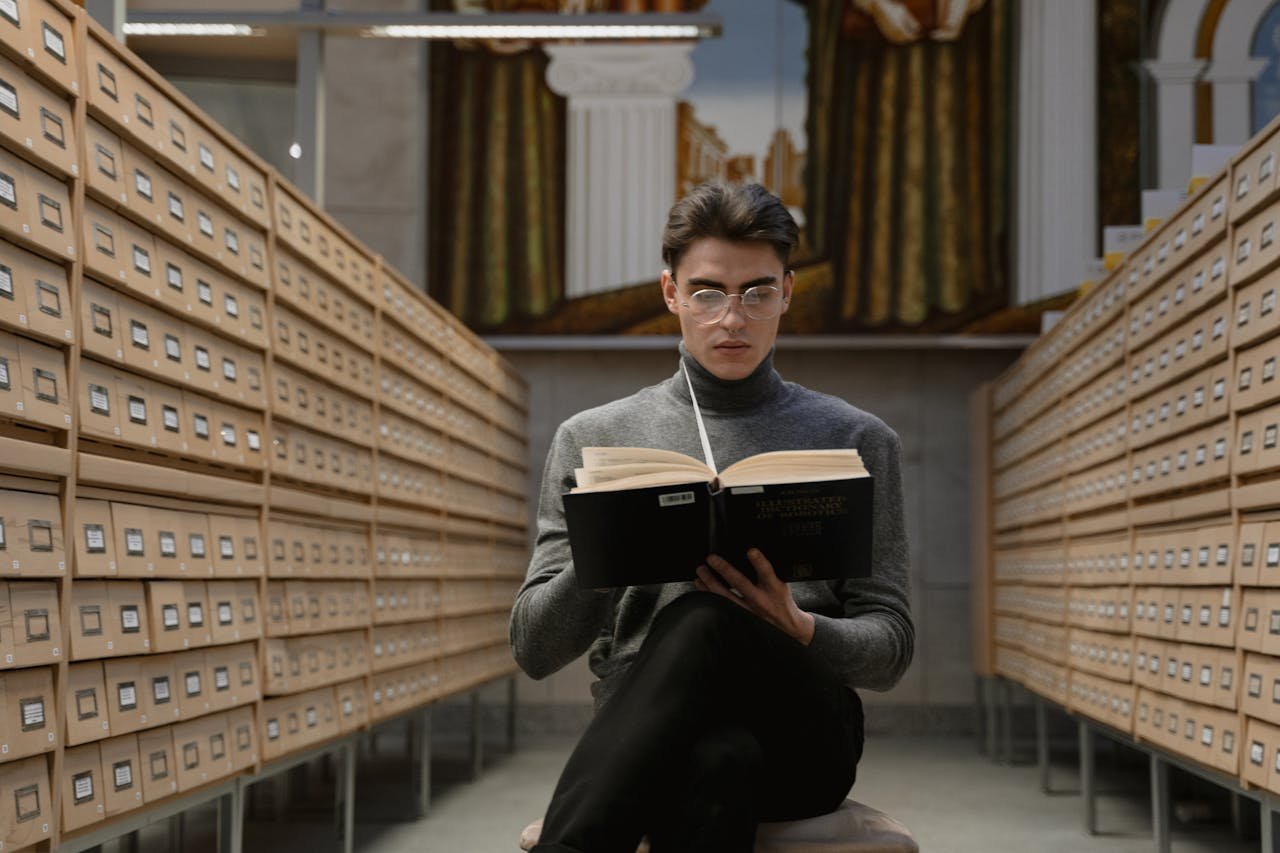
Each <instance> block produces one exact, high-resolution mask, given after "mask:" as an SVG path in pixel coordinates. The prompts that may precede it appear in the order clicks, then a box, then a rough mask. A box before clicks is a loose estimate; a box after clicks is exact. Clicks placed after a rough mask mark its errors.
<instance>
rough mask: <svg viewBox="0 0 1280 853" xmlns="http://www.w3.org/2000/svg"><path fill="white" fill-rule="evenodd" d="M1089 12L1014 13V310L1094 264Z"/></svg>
mask: <svg viewBox="0 0 1280 853" xmlns="http://www.w3.org/2000/svg"><path fill="white" fill-rule="evenodd" d="M1096 6H1097V4H1096V3H1088V2H1072V3H1064V2H1062V0H1023V2H1022V3H1021V4H1020V6H1019V18H1020V22H1021V23H1020V28H1019V33H1018V39H1019V48H1020V50H1019V53H1020V55H1021V57H1022V68H1021V69H1020V72H1019V75H1018V200H1017V259H1018V260H1017V293H1016V299H1017V302H1018V304H1020V305H1025V304H1026V303H1028V302H1034V301H1036V300H1038V299H1042V298H1044V297H1046V296H1049V295H1052V294H1055V293H1061V292H1062V291H1064V290H1068V289H1070V288H1073V287H1075V286H1077V285H1078V284H1079V283H1080V281H1081V280H1082V279H1084V278H1085V277H1086V274H1087V271H1088V270H1089V267H1090V264H1091V262H1092V261H1093V260H1094V259H1095V258H1097V257H1098V253H1099V246H1098V236H1097V232H1098V199H1097V190H1096V186H1097V170H1098V166H1097V154H1096V149H1097V137H1096V128H1097V120H1096V115H1097V108H1096V99H1097V62H1096V57H1097V9H1096Z"/></svg>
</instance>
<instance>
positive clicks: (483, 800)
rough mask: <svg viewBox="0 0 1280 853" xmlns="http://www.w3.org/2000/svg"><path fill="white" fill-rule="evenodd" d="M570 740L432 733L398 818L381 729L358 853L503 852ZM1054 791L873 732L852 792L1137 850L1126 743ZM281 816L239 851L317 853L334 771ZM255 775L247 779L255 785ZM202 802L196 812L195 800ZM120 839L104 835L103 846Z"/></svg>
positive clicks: (1204, 836) (948, 840) (1059, 843)
mask: <svg viewBox="0 0 1280 853" xmlns="http://www.w3.org/2000/svg"><path fill="white" fill-rule="evenodd" d="M572 743H573V742H572V740H565V739H554V740H526V741H525V742H524V743H522V744H521V745H520V748H519V749H518V751H517V752H516V753H514V754H508V753H505V752H504V751H502V748H501V747H502V745H501V744H499V743H494V744H489V745H488V746H489V752H488V758H487V760H486V763H485V764H486V766H485V769H484V772H483V773H482V774H481V776H480V777H479V778H478V779H477V780H475V781H467V779H466V776H467V767H468V765H467V761H466V757H467V754H466V747H465V743H464V742H462V741H458V740H453V741H447V742H444V743H441V742H440V741H439V739H436V741H434V742H433V747H432V748H433V761H432V791H433V799H432V807H431V811H430V813H429V815H428V816H427V817H426V818H424V819H422V820H419V821H410V820H407V819H406V813H407V811H408V809H409V808H410V802H411V793H410V788H409V785H408V765H407V761H406V757H405V754H404V744H403V742H401V741H400V740H399V739H397V738H395V737H383V738H381V739H380V743H379V747H378V750H377V752H376V753H375V754H367V755H364V756H362V758H361V763H360V769H359V776H358V779H357V784H356V788H357V792H358V794H357V805H356V815H357V831H356V850H358V851H360V853H503V851H515V850H516V849H517V840H518V838H519V835H520V830H521V829H522V828H523V827H524V826H525V824H526V823H528V822H529V821H530V820H533V819H534V818H536V817H538V816H539V815H540V814H541V812H542V810H543V809H544V808H545V806H546V803H547V800H548V799H549V797H550V795H551V790H552V788H553V787H554V785H555V782H556V779H557V777H558V775H559V772H560V769H561V767H562V766H563V765H564V762H565V760H566V758H567V756H568V754H569V751H570V749H571V748H572ZM1054 758H1055V764H1054V767H1053V773H1052V787H1053V788H1054V790H1055V793H1053V794H1048V795H1046V794H1043V793H1041V792H1040V787H1039V785H1040V781H1039V780H1040V775H1039V771H1038V770H1037V768H1036V767H1035V765H1034V764H1033V763H1030V762H1027V763H1020V764H1015V765H1013V766H1009V765H1000V764H995V763H992V761H990V760H989V759H988V758H986V757H985V756H983V755H980V754H979V753H978V752H977V750H976V748H975V745H974V742H973V740H972V738H955V737H922V736H911V737H902V736H896V737H886V736H880V737H874V736H873V737H872V738H871V739H870V740H869V741H868V744H867V748H866V753H865V756H864V758H863V762H862V765H861V766H860V768H859V780H858V784H857V785H856V786H855V789H854V791H853V794H854V796H855V797H856V798H857V799H859V800H861V801H862V802H865V803H867V804H868V805H872V806H875V807H877V808H880V809H882V810H884V811H886V812H888V813H890V814H892V815H893V816H894V817H896V818H898V819H899V820H901V821H902V822H903V823H904V824H906V825H907V826H908V827H910V828H911V830H912V831H913V832H914V833H915V835H916V837H917V839H918V840H919V842H920V848H921V850H923V851H926V853H933V851H943V852H944V853H992V851H1017V853H1025V851H1035V853H1067V851H1070V853H1077V851H1106V853H1149V851H1153V850H1154V845H1153V842H1152V839H1151V829H1150V806H1149V797H1148V794H1147V769H1146V767H1147V766H1146V764H1145V762H1144V760H1143V756H1142V755H1141V754H1139V753H1136V752H1134V751H1130V750H1122V749H1115V748H1110V749H1109V748H1107V746H1106V745H1105V744H1104V745H1102V746H1101V747H1100V748H1099V750H1098V788H1099V793H1100V796H1099V797H1098V825H1099V829H1100V834H1099V835H1096V836H1093V837H1090V836H1087V835H1086V834H1085V833H1084V831H1083V829H1082V826H1083V818H1082V803H1081V798H1080V796H1079V794H1078V792H1077V790H1078V777H1077V775H1076V770H1075V764H1074V762H1075V760H1076V758H1075V755H1074V751H1073V750H1072V749H1070V748H1069V747H1068V748H1065V749H1060V750H1057V751H1055V754H1054ZM1171 780H1172V790H1173V798H1174V804H1175V808H1178V807H1180V808H1182V809H1188V808H1199V809H1200V810H1201V811H1202V812H1206V813H1208V814H1209V815H1210V816H1211V817H1212V819H1206V820H1201V821H1199V822H1197V823H1195V824H1184V823H1178V824H1176V825H1175V829H1174V845H1173V849H1174V851H1175V853H1201V852H1203V853H1245V852H1246V851H1250V852H1251V853H1252V852H1253V851H1258V850H1259V842H1258V841H1257V840H1256V839H1257V820H1258V818H1257V808H1256V806H1252V805H1251V804H1250V806H1249V807H1248V808H1247V809H1246V813H1245V818H1244V820H1245V822H1246V827H1247V829H1248V830H1251V834H1252V837H1253V840H1241V839H1240V838H1238V837H1237V836H1236V835H1235V833H1234V832H1233V831H1232V828H1231V823H1230V800H1229V798H1228V797H1227V796H1226V795H1225V792H1223V791H1222V789H1219V788H1215V787H1213V786H1209V785H1207V784H1204V783H1198V782H1197V781H1196V780H1194V779H1192V778H1191V777H1188V776H1184V775H1183V774H1181V773H1177V772H1175V773H1173V774H1172V775H1171ZM291 784H292V791H291V793H290V794H289V802H288V805H287V806H286V807H285V809H284V811H283V813H282V814H280V815H279V816H275V815H274V814H273V809H272V808H271V796H270V795H271V794H272V793H273V792H271V791H270V790H268V789H264V790H263V791H262V792H261V793H262V795H263V796H262V797H261V798H260V800H261V802H259V803H258V807H257V809H256V813H254V810H251V813H250V815H249V819H248V820H247V822H246V824H245V834H244V841H245V844H244V849H245V850H246V851H248V853H266V852H267V851H269V853H328V851H331V850H333V849H334V837H335V836H334V817H333V779H332V775H331V773H330V772H327V768H326V767H324V766H323V765H317V766H313V767H312V768H310V772H303V773H302V774H300V775H298V776H295V778H293V779H292V780H291ZM256 787H257V786H255V788H256ZM205 811H207V810H205ZM187 826H188V832H187V835H186V839H185V842H184V843H183V844H182V845H181V847H180V849H181V850H182V851H183V853H204V851H208V853H211V851H212V849H213V845H212V837H211V836H212V832H211V831H212V814H211V813H209V814H202V813H201V812H200V811H199V810H197V811H196V812H192V813H189V815H188V818H187ZM152 829H153V830H155V831H150V832H144V833H142V834H141V837H140V838H139V839H138V840H139V842H140V843H139V844H138V847H137V848H136V849H137V850H140V851H142V853H158V851H162V850H165V849H167V848H168V846H169V845H168V844H167V843H166V841H167V838H166V837H165V835H164V834H163V832H162V829H163V828H162V827H154V828H152ZM126 849H127V848H121V847H117V846H116V845H114V844H112V845H106V846H104V853H115V851H117V850H120V851H123V850H126Z"/></svg>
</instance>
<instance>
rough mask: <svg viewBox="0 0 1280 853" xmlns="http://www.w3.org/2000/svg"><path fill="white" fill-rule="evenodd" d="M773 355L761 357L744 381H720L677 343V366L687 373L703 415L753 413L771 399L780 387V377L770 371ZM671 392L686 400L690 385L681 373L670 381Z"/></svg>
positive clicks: (770, 353)
mask: <svg viewBox="0 0 1280 853" xmlns="http://www.w3.org/2000/svg"><path fill="white" fill-rule="evenodd" d="M773 353H774V350H773V349H770V350H769V354H768V355H766V356H765V357H764V360H763V361H761V362H760V364H759V366H758V367H756V369H755V370H754V371H752V373H751V375H750V376H747V377H746V378H745V379H721V378H720V377H718V376H716V375H715V374H714V373H712V372H711V371H709V370H707V369H706V368H705V367H703V366H702V365H701V364H699V363H698V360H697V359H696V358H694V357H693V356H692V355H690V354H689V350H687V349H685V346H684V342H683V341H681V342H680V362H681V364H683V365H684V367H685V368H686V369H687V370H688V371H689V379H690V381H692V383H693V389H694V393H695V394H697V395H698V406H699V407H700V408H701V409H702V411H704V412H740V411H744V410H746V409H752V408H755V407H756V406H759V405H761V404H763V403H766V402H768V401H769V400H771V399H773V397H774V396H776V395H777V394H778V393H779V392H780V391H781V390H782V386H783V382H782V377H781V376H779V375H778V371H776V370H774V369H773ZM672 382H673V383H674V385H673V390H674V391H675V393H676V395H677V396H678V397H680V399H682V400H688V399H689V385H688V383H686V382H685V379H684V373H683V372H682V371H680V370H677V371H676V375H675V376H674V377H672Z"/></svg>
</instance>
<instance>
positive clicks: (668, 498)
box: [658, 492, 695, 507]
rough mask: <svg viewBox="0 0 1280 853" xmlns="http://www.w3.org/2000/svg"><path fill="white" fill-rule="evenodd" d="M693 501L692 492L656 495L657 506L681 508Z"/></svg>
mask: <svg viewBox="0 0 1280 853" xmlns="http://www.w3.org/2000/svg"><path fill="white" fill-rule="evenodd" d="M694 500H695V497H694V494H693V492H675V493H674V494H670V495H658V506H664V507H665V506H683V505H684V504H691V503H693V502H694Z"/></svg>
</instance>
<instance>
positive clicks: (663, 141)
mask: <svg viewBox="0 0 1280 853" xmlns="http://www.w3.org/2000/svg"><path fill="white" fill-rule="evenodd" d="M545 49H546V51H547V53H548V55H550V57H551V64H550V66H549V67H548V68H547V84H548V85H549V86H550V87H551V90H552V91H553V92H555V93H556V94H558V95H563V96H564V97H566V98H568V99H569V116H568V144H567V152H566V154H567V160H568V163H567V166H568V170H567V171H568V201H567V207H568V211H567V216H568V224H567V227H566V229H565V272H566V281H565V295H566V296H567V297H569V298H571V299H572V298H574V297H578V296H585V295H587V294H590V293H600V292H602V291H607V290H613V289H615V288H618V287H622V286H625V285H628V284H636V283H638V282H642V281H648V280H655V281H656V280H657V277H658V271H659V270H660V269H661V264H662V228H663V225H664V223H665V222H666V219H667V212H668V210H670V208H671V205H672V203H673V202H674V201H675V186H676V95H678V94H679V93H680V92H681V91H683V90H684V89H685V88H686V87H687V86H688V85H689V84H690V83H691V82H693V62H692V60H691V59H690V53H691V52H692V51H693V45H692V44H647V45H625V44H614V45H547V46H546V48H545Z"/></svg>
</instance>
